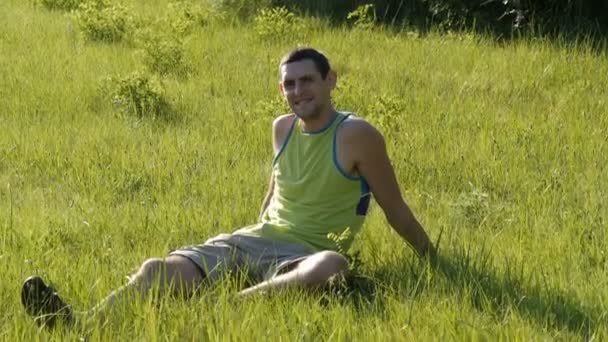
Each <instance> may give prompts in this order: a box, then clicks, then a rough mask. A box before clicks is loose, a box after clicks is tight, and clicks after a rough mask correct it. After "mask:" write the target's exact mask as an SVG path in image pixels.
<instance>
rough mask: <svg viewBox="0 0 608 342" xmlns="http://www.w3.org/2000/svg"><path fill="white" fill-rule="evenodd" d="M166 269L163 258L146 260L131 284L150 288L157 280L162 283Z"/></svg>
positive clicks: (132, 278)
mask: <svg viewBox="0 0 608 342" xmlns="http://www.w3.org/2000/svg"><path fill="white" fill-rule="evenodd" d="M164 269H165V261H164V260H163V259H161V258H150V259H146V260H145V261H144V262H143V263H142V264H141V266H140V267H139V270H138V271H137V273H135V275H133V276H132V277H131V282H133V283H136V284H138V285H140V286H142V287H144V288H146V289H147V288H150V287H151V286H152V284H153V282H154V281H155V280H156V279H159V280H160V281H161V282H162V281H163V280H164V279H162V278H164V277H162V276H163V274H164Z"/></svg>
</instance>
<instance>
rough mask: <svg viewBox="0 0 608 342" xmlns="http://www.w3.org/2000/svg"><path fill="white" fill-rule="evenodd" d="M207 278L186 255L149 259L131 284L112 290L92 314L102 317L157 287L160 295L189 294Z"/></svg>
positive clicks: (131, 279) (142, 296) (90, 312)
mask: <svg viewBox="0 0 608 342" xmlns="http://www.w3.org/2000/svg"><path fill="white" fill-rule="evenodd" d="M204 279H205V276H204V274H203V272H202V270H201V269H200V268H199V267H198V266H197V265H196V264H194V262H192V261H191V260H190V259H188V258H186V257H183V256H180V255H170V256H168V257H166V258H165V259H160V258H151V259H147V260H146V261H144V262H143V264H142V265H141V267H140V268H139V270H138V271H137V273H135V274H134V275H133V276H131V278H130V281H129V283H128V284H126V285H125V286H123V287H121V288H119V289H117V290H115V291H113V292H112V293H110V295H108V296H107V297H106V298H105V299H104V300H102V301H101V302H100V303H99V304H98V305H97V306H95V308H93V309H92V310H91V311H89V312H88V313H89V314H90V315H91V316H93V317H95V318H102V317H103V316H104V315H105V314H107V313H109V311H111V309H112V308H113V307H115V306H116V305H117V304H119V303H124V302H125V301H131V300H133V299H136V298H145V297H146V296H148V295H149V294H150V291H151V290H155V289H158V294H159V295H163V294H172V295H182V296H186V297H188V296H190V295H192V294H193V293H194V291H195V290H196V289H197V287H199V286H200V285H201V283H202V282H203V280H204Z"/></svg>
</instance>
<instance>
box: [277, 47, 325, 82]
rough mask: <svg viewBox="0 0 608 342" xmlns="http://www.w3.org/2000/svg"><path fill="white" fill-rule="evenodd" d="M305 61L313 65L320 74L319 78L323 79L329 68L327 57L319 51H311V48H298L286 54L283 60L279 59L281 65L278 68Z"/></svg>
mask: <svg viewBox="0 0 608 342" xmlns="http://www.w3.org/2000/svg"><path fill="white" fill-rule="evenodd" d="M305 59H310V60H312V61H313V62H314V63H315V67H316V68H317V71H319V73H321V77H323V78H324V79H325V77H326V76H327V74H328V73H329V70H330V69H331V67H330V66H329V60H327V57H325V55H324V54H323V53H321V52H320V51H318V50H316V49H313V48H311V47H299V48H295V49H293V50H291V51H290V52H288V53H287V54H286V55H285V56H283V58H281V63H280V64H279V68H280V67H282V66H283V65H285V64H289V63H293V62H298V61H302V60H305Z"/></svg>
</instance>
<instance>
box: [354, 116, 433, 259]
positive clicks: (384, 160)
mask: <svg viewBox="0 0 608 342" xmlns="http://www.w3.org/2000/svg"><path fill="white" fill-rule="evenodd" d="M358 126H359V127H358V129H357V136H358V137H357V139H352V140H351V141H352V142H353V144H354V145H355V146H353V147H355V148H356V151H357V153H356V155H357V157H356V164H355V165H356V169H357V171H358V172H359V174H360V175H361V176H362V177H363V178H365V180H366V181H367V183H368V184H369V186H370V189H371V191H372V193H373V195H374V198H375V199H376V202H378V204H379V205H380V207H381V208H382V210H383V211H384V214H385V215H386V218H387V220H388V222H389V224H390V225H391V226H392V227H393V229H394V230H395V231H396V232H397V233H398V234H399V235H400V236H401V237H402V238H403V239H405V240H406V241H407V242H408V243H409V244H410V246H412V248H413V249H414V250H415V251H416V253H417V254H418V255H419V256H422V257H431V258H434V257H435V253H436V251H435V248H434V247H433V244H432V243H431V241H430V239H429V237H428V235H427V234H426V232H425V231H424V228H422V226H421V225H420V223H419V222H418V220H416V218H415V217H414V214H413V213H412V211H411V210H410V208H409V207H408V205H407V204H406V203H405V200H404V199H403V196H402V195H401V190H400V189H399V184H398V182H397V178H396V176H395V171H394V169H393V166H392V165H391V162H390V160H389V157H388V154H387V151H386V144H385V142H384V137H383V136H382V134H381V133H380V132H378V130H377V129H376V128H374V127H373V126H372V125H370V124H369V123H367V122H361V124H359V125H358Z"/></svg>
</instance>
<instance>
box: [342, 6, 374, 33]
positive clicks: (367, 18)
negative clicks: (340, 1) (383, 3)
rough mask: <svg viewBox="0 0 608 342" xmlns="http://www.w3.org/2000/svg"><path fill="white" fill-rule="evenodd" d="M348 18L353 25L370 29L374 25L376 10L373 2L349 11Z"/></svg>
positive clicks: (362, 28)
mask: <svg viewBox="0 0 608 342" xmlns="http://www.w3.org/2000/svg"><path fill="white" fill-rule="evenodd" d="M346 19H347V20H350V21H352V23H353V26H354V27H355V28H357V29H361V30H369V29H371V28H373V27H374V23H375V21H376V12H375V11H374V5H373V4H365V5H361V6H359V7H357V8H356V9H355V10H354V11H352V12H350V13H348V15H347V16H346Z"/></svg>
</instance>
